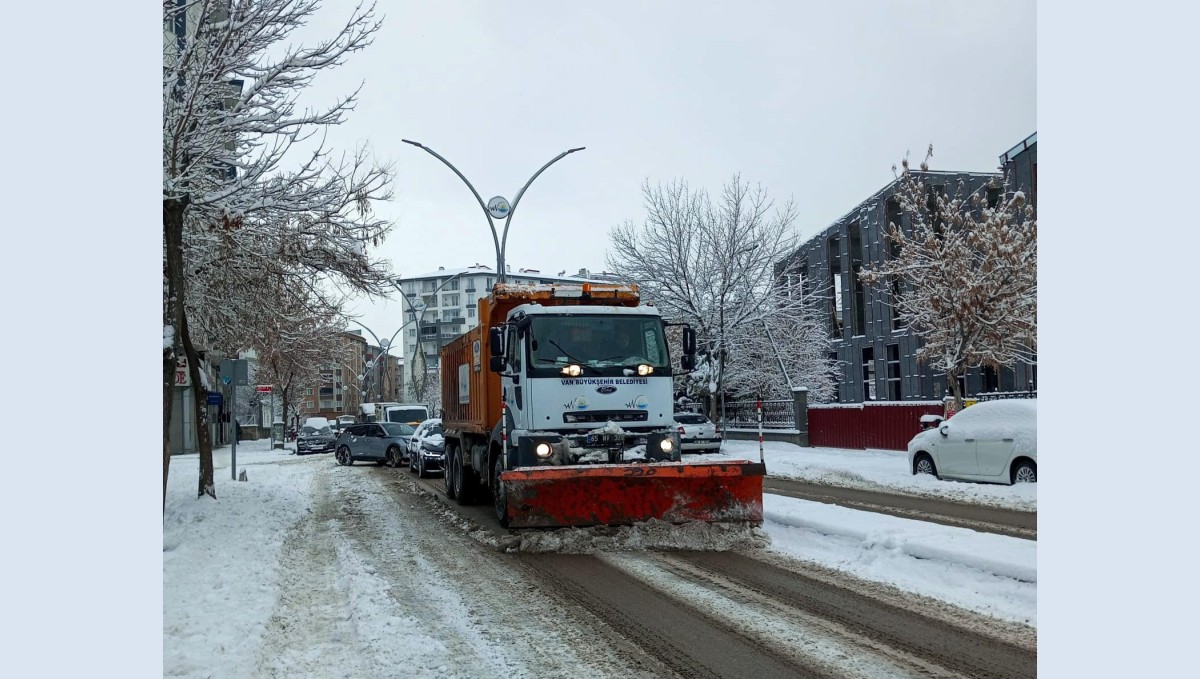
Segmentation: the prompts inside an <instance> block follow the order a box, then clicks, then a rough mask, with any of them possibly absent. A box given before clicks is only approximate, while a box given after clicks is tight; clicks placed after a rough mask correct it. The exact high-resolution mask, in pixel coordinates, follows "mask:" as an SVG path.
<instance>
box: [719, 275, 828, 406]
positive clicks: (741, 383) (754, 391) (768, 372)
mask: <svg viewBox="0 0 1200 679" xmlns="http://www.w3.org/2000/svg"><path fill="white" fill-rule="evenodd" d="M776 294H777V295H780V296H789V295H799V294H801V292H800V289H799V286H796V287H795V288H785V287H783V286H780V287H777V288H776ZM804 294H805V295H806V296H805V297H803V298H800V299H798V300H797V299H789V300H788V302H789V303H790V308H791V309H792V310H791V311H790V312H789V313H783V314H770V315H768V316H767V317H766V318H764V319H763V321H762V322H761V323H758V324H754V323H750V324H746V325H743V326H741V327H740V328H739V332H737V333H735V334H734V336H733V337H731V339H730V343H731V344H732V345H733V346H734V347H735V354H736V356H737V357H738V360H737V361H736V362H730V364H729V367H728V368H727V370H728V377H727V378H726V380H727V386H728V389H729V390H730V391H732V392H734V393H741V394H746V395H756V396H760V397H762V398H772V399H790V398H792V388H794V387H804V388H806V389H808V393H809V400H810V402H811V403H824V402H826V401H829V400H830V399H831V398H832V396H833V390H834V380H833V377H832V375H831V373H830V361H829V359H828V356H829V351H830V347H831V346H832V339H831V338H830V336H829V330H828V328H827V326H826V324H825V320H824V316H823V314H822V312H821V307H820V304H819V303H820V298H819V297H818V295H819V294H820V291H819V290H812V291H807V292H806V293H804ZM797 302H798V303H797ZM772 303H773V304H779V303H780V302H779V301H778V300H776V301H773V302H772Z"/></svg>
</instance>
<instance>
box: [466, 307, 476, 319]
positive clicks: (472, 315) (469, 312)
mask: <svg viewBox="0 0 1200 679" xmlns="http://www.w3.org/2000/svg"><path fill="white" fill-rule="evenodd" d="M467 318H475V307H473V306H469V307H467Z"/></svg>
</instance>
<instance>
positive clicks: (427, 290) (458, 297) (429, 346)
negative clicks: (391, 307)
mask: <svg viewBox="0 0 1200 679" xmlns="http://www.w3.org/2000/svg"><path fill="white" fill-rule="evenodd" d="M506 280H507V281H508V282H509V283H514V284H526V285H532V284H538V283H585V282H591V283H604V282H612V281H615V280H616V276H615V275H614V274H611V273H608V272H599V273H594V272H591V271H588V270H587V269H580V270H579V271H578V272H577V273H575V274H572V275H567V272H566V271H559V272H558V273H556V274H550V273H543V272H541V271H539V270H537V269H524V268H518V269H517V270H515V271H514V270H513V269H512V267H511V266H510V267H509V268H508V272H507V274H506ZM396 283H397V284H398V285H399V286H400V289H401V290H402V291H403V293H404V294H403V295H401V297H402V301H401V313H402V314H403V320H402V321H401V322H403V323H411V325H410V326H409V327H407V328H406V329H405V330H404V333H403V338H404V341H403V342H402V345H403V347H404V357H405V360H406V361H408V363H409V371H410V377H409V379H408V380H407V381H409V382H411V374H412V371H413V370H421V366H422V359H423V364H424V366H425V368H426V369H427V370H433V369H436V368H437V364H438V350H439V349H440V348H441V347H442V346H443V345H445V344H446V343H447V342H449V341H450V340H451V339H453V338H455V337H457V336H459V335H461V334H462V333H464V332H466V331H467V330H469V329H471V328H474V327H475V326H477V325H479V319H478V318H477V317H476V313H477V309H478V301H479V298H480V297H483V296H486V295H487V294H488V293H489V292H490V291H491V289H492V286H493V285H495V283H496V272H495V271H494V270H493V268H492V267H490V266H487V265H485V264H478V263H476V264H473V265H471V266H468V267H463V268H459V269H447V268H445V267H438V269H437V271H431V272H429V273H425V274H421V275H419V276H409V277H401V278H397V279H396ZM418 347H419V348H418ZM418 353H422V354H423V356H421V355H418ZM410 397H411V395H410Z"/></svg>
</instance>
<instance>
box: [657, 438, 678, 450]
mask: <svg viewBox="0 0 1200 679" xmlns="http://www.w3.org/2000/svg"><path fill="white" fill-rule="evenodd" d="M658 447H659V448H662V451H663V452H664V453H669V452H671V451H672V450H673V449H674V448H675V442H674V441H672V440H671V439H663V440H661V441H659V442H658Z"/></svg>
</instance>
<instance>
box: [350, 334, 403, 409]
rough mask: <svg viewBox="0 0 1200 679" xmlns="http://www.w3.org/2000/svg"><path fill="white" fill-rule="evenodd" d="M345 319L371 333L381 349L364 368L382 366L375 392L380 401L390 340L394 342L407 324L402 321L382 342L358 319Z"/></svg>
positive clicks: (390, 344)
mask: <svg viewBox="0 0 1200 679" xmlns="http://www.w3.org/2000/svg"><path fill="white" fill-rule="evenodd" d="M346 320H348V321H350V322H351V323H353V324H355V325H357V326H359V327H360V328H362V329H363V330H366V331H367V332H369V333H371V337H373V338H374V339H375V344H376V346H378V347H379V348H380V349H382V350H383V353H382V354H380V355H379V356H376V357H375V360H373V361H371V362H370V364H369V365H368V366H367V367H366V368H364V370H366V369H370V368H374V367H376V366H382V368H381V369H380V372H379V384H378V387H377V393H378V394H379V400H380V401H382V400H383V387H384V377H385V376H386V375H387V358H388V352H389V351H390V349H391V346H392V342H394V341H395V340H396V335H399V334H400V331H401V330H403V329H404V326H406V325H408V323H403V324H402V325H401V326H400V327H399V328H396V332H394V333H392V337H391V339H389V340H387V341H386V342H384V341H382V340H380V339H379V336H378V335H376V334H375V331H374V330H371V329H370V328H368V327H367V326H365V325H363V324H362V323H359V322H358V321H356V320H354V319H353V318H347V319H346Z"/></svg>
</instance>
